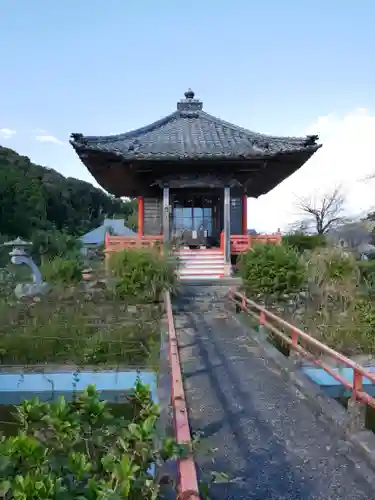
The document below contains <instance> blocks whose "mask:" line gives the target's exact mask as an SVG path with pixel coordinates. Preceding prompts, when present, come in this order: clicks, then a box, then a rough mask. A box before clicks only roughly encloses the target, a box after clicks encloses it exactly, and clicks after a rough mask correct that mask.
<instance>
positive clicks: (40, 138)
mask: <svg viewBox="0 0 375 500" xmlns="http://www.w3.org/2000/svg"><path fill="white" fill-rule="evenodd" d="M35 139H36V140H37V141H39V142H49V143H51V144H64V143H63V142H62V141H60V139H58V138H57V137H55V136H53V135H48V134H47V135H37V136H36V137H35Z"/></svg>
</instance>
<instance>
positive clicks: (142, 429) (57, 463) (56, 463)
mask: <svg viewBox="0 0 375 500" xmlns="http://www.w3.org/2000/svg"><path fill="white" fill-rule="evenodd" d="M125 403H127V404H128V405H129V406H130V409H129V416H130V418H131V420H127V419H126V417H121V416H117V415H116V412H115V411H114V410H113V409H111V407H110V406H109V405H108V404H106V402H105V401H102V400H101V399H100V396H99V394H98V392H97V391H96V389H95V387H94V386H88V387H87V388H86V390H85V391H84V392H83V393H82V394H81V395H79V396H78V397H76V398H75V399H74V400H73V401H72V402H68V401H66V400H65V399H64V397H61V398H59V399H58V401H56V402H53V403H43V402H41V401H39V400H38V399H37V398H35V399H33V400H31V401H24V402H23V403H22V404H21V405H20V406H18V407H17V419H18V422H19V426H20V430H19V431H18V435H16V436H9V437H6V438H4V437H2V438H0V457H1V467H0V496H1V498H9V499H10V498H19V499H31V498H33V499H46V500H47V499H52V498H54V499H58V498H60V499H70V498H71V499H73V498H76V499H78V498H80V499H82V500H84V499H94V498H102V499H105V498H106V499H110V498H112V499H122V498H124V499H125V498H131V499H133V500H144V499H152V498H154V499H156V498H159V492H160V489H161V486H160V476H159V475H158V474H155V475H153V474H152V472H151V469H150V467H151V466H152V465H156V466H158V467H161V466H162V465H163V464H164V463H165V462H166V461H167V460H169V459H175V460H176V459H180V458H182V457H184V456H187V453H188V449H187V446H186V445H177V443H176V442H175V441H174V440H173V439H171V438H165V439H163V440H162V439H160V438H159V439H157V438H158V436H157V432H156V429H157V421H158V418H159V410H158V407H157V405H156V404H155V403H154V402H153V401H152V399H151V396H150V390H149V387H147V386H144V385H142V384H141V383H140V382H139V381H138V382H137V384H136V387H135V390H134V392H133V394H132V395H131V396H129V397H128V398H127V399H126V400H125Z"/></svg>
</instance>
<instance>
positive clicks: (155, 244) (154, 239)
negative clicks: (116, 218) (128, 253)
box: [104, 233, 163, 253]
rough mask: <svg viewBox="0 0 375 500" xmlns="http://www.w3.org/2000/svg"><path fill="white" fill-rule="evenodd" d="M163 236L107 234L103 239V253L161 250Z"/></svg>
mask: <svg viewBox="0 0 375 500" xmlns="http://www.w3.org/2000/svg"><path fill="white" fill-rule="evenodd" d="M162 243H163V235H156V236H138V237H137V236H111V235H109V234H108V233H107V235H106V237H105V250H104V251H105V252H106V253H111V252H118V251H120V250H124V249H134V248H150V249H151V248H154V249H158V250H159V249H161V248H162Z"/></svg>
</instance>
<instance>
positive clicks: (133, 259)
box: [110, 249, 176, 301]
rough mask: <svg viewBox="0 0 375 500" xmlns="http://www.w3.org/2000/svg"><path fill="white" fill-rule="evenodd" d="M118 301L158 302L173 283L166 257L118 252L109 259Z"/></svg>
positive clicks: (172, 269)
mask: <svg viewBox="0 0 375 500" xmlns="http://www.w3.org/2000/svg"><path fill="white" fill-rule="evenodd" d="M110 270H111V273H112V276H113V277H114V278H115V285H114V290H115V294H116V296H117V297H118V298H121V299H125V298H126V299H131V298H133V299H136V300H142V301H145V300H146V301H154V300H158V299H159V297H160V294H161V293H162V292H163V291H164V290H171V289H172V288H173V287H174V286H175V283H176V274H175V267H174V265H173V264H172V263H171V262H170V260H169V259H168V256H167V255H162V254H161V253H159V252H156V251H150V250H143V249H140V250H136V249H131V250H122V251H120V252H114V253H113V254H112V255H111V258H110Z"/></svg>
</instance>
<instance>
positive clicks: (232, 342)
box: [174, 287, 375, 500]
mask: <svg viewBox="0 0 375 500" xmlns="http://www.w3.org/2000/svg"><path fill="white" fill-rule="evenodd" d="M201 290H202V292H201V294H202V295H201V296H200V297H197V298H195V299H194V298H192V297H188V296H187V295H185V296H184V297H181V298H179V299H177V300H176V301H175V304H174V308H175V312H176V315H175V321H176V329H177V334H178V337H179V343H180V356H181V361H182V369H183V376H184V381H185V382H184V383H185V390H186V396H187V402H188V407H189V417H190V424H191V427H192V431H193V433H194V432H197V431H200V432H201V433H202V434H203V439H202V444H201V446H203V447H204V449H202V450H201V451H198V453H197V462H198V466H199V469H200V470H201V471H203V473H205V474H207V473H210V471H216V472H225V473H227V474H228V475H229V476H230V478H231V480H232V482H230V483H226V484H219V485H214V486H213V487H212V488H211V491H210V498H211V499H212V500H221V499H223V500H224V499H225V500H229V499H236V500H237V499H248V500H249V499H257V500H271V499H272V500H273V499H274V500H276V499H277V500H284V499H288V500H294V499H295V500H297V499H298V500H307V499H309V500H313V499H314V500H317V499H319V500H320V499H321V500H328V499H337V500H338V499H340V500H344V499H347V500H349V499H350V500H359V499H361V500H362V499H363V500H364V499H367V500H368V499H372V498H375V491H374V490H373V489H372V487H371V486H370V485H369V483H368V482H366V481H365V480H364V478H363V475H362V474H361V473H360V471H359V470H357V468H358V467H360V466H359V465H356V464H355V463H354V462H353V461H351V460H350V459H349V458H347V454H346V452H347V450H348V447H349V445H348V443H346V442H345V441H344V440H343V438H342V436H341V437H340V435H339V434H338V433H337V435H336V432H335V430H333V429H332V428H331V427H329V424H328V422H325V421H324V420H323V419H322V418H321V417H320V418H319V419H318V418H317V417H316V416H315V415H314V414H313V412H312V411H311V409H310V407H309V406H308V405H307V404H306V401H305V399H304V396H303V395H302V394H301V393H300V392H299V391H298V390H297V389H296V387H294V386H293V385H291V384H288V383H287V382H286V381H285V380H284V378H283V377H282V376H281V374H280V373H279V372H278V371H277V369H276V368H275V367H274V365H272V364H271V363H270V362H267V359H265V351H264V350H263V349H262V348H261V347H259V346H258V345H257V344H256V343H255V342H254V341H251V335H250V336H249V335H244V332H243V329H242V328H240V326H239V325H238V323H236V321H235V320H234V319H232V318H231V317H230V316H229V315H228V314H227V313H225V312H223V310H222V309H221V308H220V304H218V303H217V302H216V299H217V298H216V297H215V296H212V293H211V291H210V289H209V288H203V287H202V288H201ZM194 293H196V291H195V292H194ZM201 446H200V447H201ZM212 449H216V451H211V450H212ZM374 484H375V483H374Z"/></svg>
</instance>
